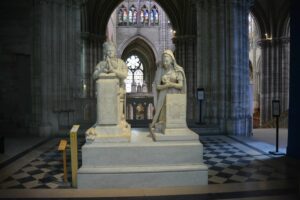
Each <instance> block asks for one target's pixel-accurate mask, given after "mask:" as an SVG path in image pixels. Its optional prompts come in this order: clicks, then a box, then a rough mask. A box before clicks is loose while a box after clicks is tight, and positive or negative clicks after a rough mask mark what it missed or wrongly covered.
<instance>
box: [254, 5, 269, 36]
mask: <svg viewBox="0 0 300 200" xmlns="http://www.w3.org/2000/svg"><path fill="white" fill-rule="evenodd" d="M250 13H251V14H252V16H253V18H254V20H255V22H256V25H257V27H258V29H259V34H260V38H262V37H263V36H264V35H265V33H267V32H270V30H269V29H268V26H267V21H266V18H267V17H266V15H265V12H264V10H263V8H262V7H261V5H260V4H259V3H258V2H255V4H254V6H252V7H251V8H250Z"/></svg>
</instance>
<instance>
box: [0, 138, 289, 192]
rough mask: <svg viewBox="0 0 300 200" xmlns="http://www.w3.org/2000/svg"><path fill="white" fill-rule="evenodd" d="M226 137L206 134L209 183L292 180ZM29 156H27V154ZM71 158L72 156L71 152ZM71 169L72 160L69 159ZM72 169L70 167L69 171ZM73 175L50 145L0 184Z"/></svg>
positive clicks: (52, 182)
mask: <svg viewBox="0 0 300 200" xmlns="http://www.w3.org/2000/svg"><path fill="white" fill-rule="evenodd" d="M224 138H226V136H203V137H201V142H202V143H203V145H204V155H203V159H204V163H205V164H207V165H208V167H209V172H208V174H209V176H208V180H209V184H226V183H243V182H253V181H269V180H281V179H290V178H292V177H290V176H289V175H288V174H287V173H286V172H285V171H281V170H279V169H277V168H276V167H274V166H271V165H270V164H269V163H268V162H265V160H266V159H270V158H271V157H269V156H268V155H263V154H258V155H253V154H248V153H247V151H245V150H242V149H240V148H237V147H236V146H234V145H232V144H231V142H228V138H226V139H224ZM83 143H84V139H83V138H80V139H79V141H78V146H79V152H78V158H79V166H80V165H81V148H80V147H81V146H82V145H83ZM25 156H26V155H25ZM67 157H68V158H69V157H70V156H69V152H68V155H67ZM68 167H69V168H70V161H69V160H68ZM68 171H69V172H70V169H69V170H68ZM70 177H71V174H68V178H69V180H68V183H64V181H63V167H62V154H61V152H59V151H57V146H53V147H51V148H49V149H48V150H47V151H45V152H43V153H42V154H41V155H40V156H38V157H37V158H36V159H34V160H32V161H31V162H29V163H28V164H26V165H24V166H23V167H21V168H20V169H19V170H18V171H16V172H15V173H13V174H12V175H11V176H9V177H8V178H6V179H5V180H3V181H2V182H1V183H0V189H9V188H27V189H34V188H71V186H70V181H71V180H70Z"/></svg>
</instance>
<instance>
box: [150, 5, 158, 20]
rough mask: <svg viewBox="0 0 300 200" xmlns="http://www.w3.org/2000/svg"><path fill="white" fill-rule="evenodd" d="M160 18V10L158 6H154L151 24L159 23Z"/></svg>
mask: <svg viewBox="0 0 300 200" xmlns="http://www.w3.org/2000/svg"><path fill="white" fill-rule="evenodd" d="M158 23H159V19H158V10H157V8H156V6H153V7H152V9H151V13H150V24H151V25H158Z"/></svg>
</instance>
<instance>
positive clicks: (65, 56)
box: [32, 0, 80, 135]
mask: <svg viewBox="0 0 300 200" xmlns="http://www.w3.org/2000/svg"><path fill="white" fill-rule="evenodd" d="M33 13H34V14H33V20H34V27H33V58H34V60H33V65H32V73H33V75H32V77H33V83H32V90H33V99H32V101H33V108H32V111H33V118H34V119H33V122H34V123H33V126H32V128H33V130H32V131H34V132H38V133H39V134H40V135H50V134H54V133H55V134H57V133H58V128H59V127H58V126H59V121H58V118H59V117H58V114H57V113H59V112H62V111H63V112H66V113H67V112H69V111H70V112H71V110H72V109H75V108H74V107H72V105H73V103H74V101H75V97H76V95H77V91H78V90H79V89H80V88H79V87H80V85H79V83H80V81H79V78H80V54H79V53H80V40H79V37H80V35H79V34H80V9H79V3H78V2H76V1H49V0H35V1H34V10H33ZM64 117H66V116H64ZM71 120H72V119H71ZM68 123H69V122H68ZM70 123H72V121H70Z"/></svg>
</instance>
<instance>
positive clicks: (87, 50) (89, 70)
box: [81, 32, 106, 98]
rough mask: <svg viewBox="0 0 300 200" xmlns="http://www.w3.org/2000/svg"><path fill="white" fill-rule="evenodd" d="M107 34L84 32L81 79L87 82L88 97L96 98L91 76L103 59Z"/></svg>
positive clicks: (82, 35)
mask: <svg viewBox="0 0 300 200" xmlns="http://www.w3.org/2000/svg"><path fill="white" fill-rule="evenodd" d="M105 40H106V36H98V35H96V34H92V33H88V32H82V33H81V42H82V61H81V63H82V74H81V79H82V80H83V81H85V82H86V87H87V88H86V90H87V95H86V98H95V87H94V86H95V85H94V80H93V79H92V78H91V77H92V74H93V71H94V70H95V69H94V68H95V66H96V65H97V64H98V62H99V61H100V60H102V59H103V53H102V44H103V42H105Z"/></svg>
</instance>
